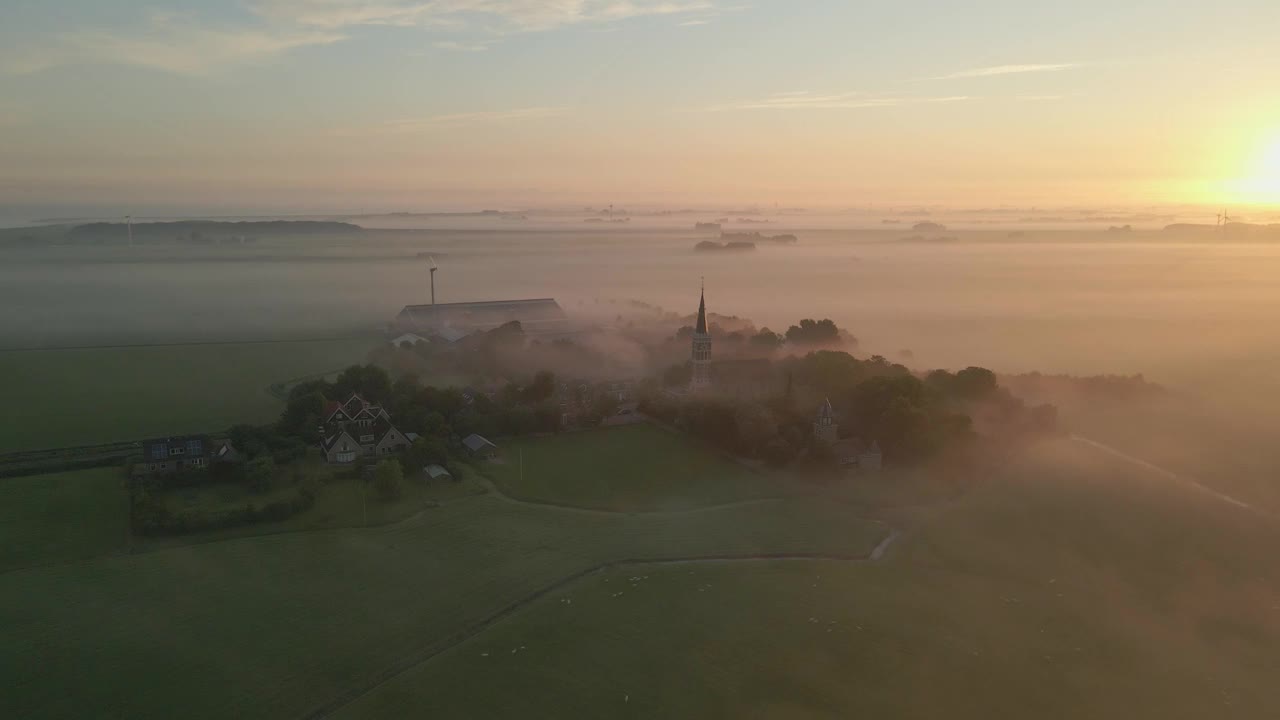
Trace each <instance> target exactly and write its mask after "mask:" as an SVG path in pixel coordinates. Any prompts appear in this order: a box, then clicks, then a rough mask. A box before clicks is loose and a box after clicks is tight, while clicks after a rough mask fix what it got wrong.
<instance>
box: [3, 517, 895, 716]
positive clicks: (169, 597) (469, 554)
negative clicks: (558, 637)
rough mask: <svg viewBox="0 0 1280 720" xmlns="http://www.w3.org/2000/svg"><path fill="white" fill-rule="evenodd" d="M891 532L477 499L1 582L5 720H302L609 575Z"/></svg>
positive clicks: (840, 550) (856, 524)
mask: <svg viewBox="0 0 1280 720" xmlns="http://www.w3.org/2000/svg"><path fill="white" fill-rule="evenodd" d="M884 533H885V530H884V528H883V527H882V526H880V525H878V524H874V523H868V522H863V521H860V520H859V519H857V518H856V517H855V516H853V515H851V514H850V512H849V511H848V510H846V509H844V508H842V507H839V506H831V505H826V504H823V503H819V502H814V501H808V500H786V501H769V502H763V503H755V504H748V505H740V506H736V507H728V508H718V509H706V510H699V511H692V512H679V513H660V514H649V515H617V514H609V513H597V512H588V511H579V510H571V509H560V508H551V507H533V506H528V505H523V504H519V503H514V502H511V501H508V500H505V499H502V498H498V497H495V496H492V495H488V496H482V497H475V498H467V499H462V500H457V501H453V502H448V503H444V504H442V505H441V506H440V507H438V508H433V509H430V510H428V511H426V512H423V513H421V514H418V515H415V516H413V517H412V518H410V519H408V520H406V521H404V522H401V523H397V524H394V525H388V526H383V527H377V528H358V529H356V528H352V529H341V530H330V531H315V532H306V533H285V534H278V535H270V536H262V537H253V538H244V539H239V540H228V541H225V542H214V543H206V544H201V545H192V546H186V547H177V548H170V549H164V550H156V551H153V552H146V553H141V554H136V555H128V556H118V557H110V558H102V559H98V560H94V561H90V562H86V563H78V564H66V565H53V566H47V567H41V568H32V569H26V570H17V571H13V572H8V573H3V574H0V618H3V619H4V623H5V627H6V629H7V633H8V635H7V638H6V642H5V643H4V647H3V649H0V672H3V674H4V676H5V678H6V684H7V691H6V692H5V693H3V694H0V716H3V717H56V716H67V715H75V714H79V713H82V712H83V711H84V709H85V708H93V709H94V710H95V711H96V712H99V713H101V714H103V715H114V716H126V717H131V718H148V717H156V718H165V717H173V716H174V715H182V716H183V717H190V718H199V717H211V718H212V717H229V716H238V717H264V718H268V717H269V718H277V717H290V716H300V715H303V714H306V713H308V712H310V711H312V710H315V709H316V708H317V707H318V706H320V705H324V704H326V703H328V702H330V701H332V700H334V699H335V698H338V697H341V696H342V695H343V694H344V693H348V692H356V691H359V690H361V689H362V688H365V687H370V686H374V685H376V684H377V683H378V681H379V680H380V679H381V678H383V677H384V675H385V673H386V671H387V670H388V669H389V668H394V667H396V666H397V665H399V664H402V663H405V662H406V661H412V660H413V659H415V658H418V657H423V656H426V655H429V654H430V652H431V651H433V649H437V648H444V647H448V645H450V644H451V642H452V640H454V639H456V638H458V637H460V634H465V631H466V629H467V628H470V627H474V626H476V625H477V624H479V623H482V622H483V621H484V620H485V619H486V618H489V617H491V616H493V615H495V614H498V613H500V612H501V611H503V609H504V608H509V607H512V606H513V604H518V603H520V602H521V601H522V600H523V599H525V598H528V597H529V596H531V595H533V594H535V593H537V592H539V591H540V590H543V589H545V588H547V587H549V586H552V585H554V584H556V583H558V582H561V581H563V580H565V579H566V578H572V577H573V576H575V575H577V574H579V573H582V572H584V571H587V570H589V569H591V568H593V567H597V566H599V565H601V564H602V563H609V562H612V561H616V560H620V559H626V558H671V557H686V556H707V555H716V556H719V555H732V556H748V555H757V554H762V553H813V552H820V553H834V554H850V555H863V554H866V553H868V552H869V551H870V549H871V548H872V547H873V546H874V545H875V544H876V543H877V542H878V541H879V540H880V539H881V538H882V537H883V535H884ZM87 598H91V599H92V600H91V601H89V600H87ZM411 664H412V663H411ZM213 677H216V678H217V682H210V678H213ZM121 678H132V679H133V680H130V681H128V682H122V681H121Z"/></svg>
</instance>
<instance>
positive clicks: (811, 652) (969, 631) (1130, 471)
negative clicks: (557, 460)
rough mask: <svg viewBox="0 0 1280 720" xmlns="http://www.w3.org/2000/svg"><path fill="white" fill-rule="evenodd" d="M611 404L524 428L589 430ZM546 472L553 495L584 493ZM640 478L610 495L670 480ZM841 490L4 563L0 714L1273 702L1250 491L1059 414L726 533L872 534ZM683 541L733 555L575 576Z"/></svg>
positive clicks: (483, 712) (1279, 584)
mask: <svg viewBox="0 0 1280 720" xmlns="http://www.w3.org/2000/svg"><path fill="white" fill-rule="evenodd" d="M631 430H632V429H631V428H628V429H625V431H624V432H622V433H621V434H620V435H618V436H614V435H612V433H614V432H618V431H609V433H607V434H600V435H596V434H594V433H586V434H575V435H565V436H562V437H560V438H550V439H545V440H539V441H536V442H535V443H534V444H535V445H536V444H538V443H548V444H550V445H551V446H552V447H555V448H558V453H559V454H560V455H573V454H575V453H574V452H573V447H572V446H570V445H566V444H564V443H567V442H570V440H572V442H576V443H578V444H579V445H581V453H580V454H581V456H582V457H585V458H592V457H595V458H599V457H601V456H600V454H599V453H600V452H601V451H600V450H599V447H597V446H598V445H599V444H600V442H601V438H605V439H607V440H608V441H609V442H614V441H615V437H622V438H626V442H640V441H637V440H635V438H637V437H644V435H643V434H641V433H635V432H631ZM669 439H670V440H678V438H674V437H670V438H669ZM617 442H623V441H622V440H617ZM643 442H652V443H661V442H664V441H663V440H656V439H653V438H648V439H646V440H644V441H643ZM606 444H607V443H606ZM633 447H634V446H633ZM652 449H653V448H652V447H650V450H652ZM546 452H550V451H549V450H548V451H546ZM644 462H646V463H650V465H649V470H648V471H650V472H651V471H653V469H654V468H656V467H661V465H660V463H656V462H651V461H649V460H647V459H646V460H645V461H644ZM716 462H718V458H716V457H715V456H714V455H709V456H708V457H706V458H703V459H702V460H700V461H699V463H706V466H707V467H715V463H716ZM594 467H596V466H595V465H594V464H593V463H587V462H585V461H583V464H582V465H581V466H580V469H581V470H582V471H583V472H586V471H589V470H592V469H593V468H594ZM729 468H734V466H732V465H730V466H729ZM636 472H637V475H636V481H637V482H638V481H640V480H642V475H641V474H640V472H639V471H636ZM558 477H560V478H562V482H563V483H564V487H565V489H564V490H563V491H559V490H558V489H557V488H556V487H555V485H554V484H551V482H550V481H547V482H548V484H546V485H545V486H544V487H545V488H546V489H547V490H548V492H554V493H555V497H554V498H553V499H555V500H557V501H564V500H565V499H573V498H579V499H580V498H582V497H589V496H590V492H589V485H584V483H586V481H585V480H583V479H582V478H580V477H577V476H575V475H571V474H561V475H559V476H558ZM467 482H469V481H464V482H463V484H462V485H463V486H465V485H466V483H467ZM665 483H666V480H665V479H662V480H659V481H655V482H654V483H651V484H646V485H643V486H642V487H644V488H647V489H649V490H650V491H651V492H653V493H654V495H653V496H652V497H645V496H644V495H643V494H641V493H638V492H636V491H635V489H634V488H632V489H631V490H630V492H632V498H633V504H634V505H635V506H649V507H659V506H662V505H663V504H665V503H667V502H669V500H668V498H670V497H671V495H670V494H669V493H668V491H667V490H665V489H664V488H665V487H666V485H665ZM583 487H587V488H588V490H585V491H584V490H583V489H582V488H583ZM729 487H735V488H743V489H744V490H743V492H744V494H743V495H739V496H737V499H745V498H750V497H751V496H752V490H751V486H749V485H745V484H744V485H737V484H730V485H729ZM619 488H620V491H623V492H625V491H627V487H626V486H619ZM717 492H722V491H717ZM689 497H696V496H688V495H685V496H682V501H684V502H687V501H688V498H689ZM708 497H717V498H719V497H720V496H719V495H715V496H712V495H706V496H702V498H701V499H702V500H703V501H705V500H706V498H708ZM724 497H729V494H728V493H727V492H725V495H724ZM655 498H656V499H655ZM332 502H335V503H339V504H341V505H342V506H343V508H344V509H342V510H341V511H331V512H334V513H338V514H340V515H342V516H343V517H349V516H350V513H351V512H353V510H352V508H353V507H354V503H353V502H352V498H351V497H343V496H340V495H339V494H334V495H333V496H332ZM865 506H866V500H865V499H864V500H860V501H859V502H857V503H849V502H842V501H835V499H834V498H833V497H826V496H822V495H821V494H818V493H816V492H814V493H809V494H807V496H805V497H792V498H788V499H775V500H760V501H758V502H748V503H741V504H736V505H730V506H726V507H703V508H701V509H682V510H675V511H667V512H648V513H636V512H627V513H611V512H600V511H597V510H588V509H576V508H568V507H557V506H550V505H531V504H526V503H521V502H517V501H513V500H509V499H507V498H504V497H501V496H497V495H494V494H492V493H490V494H484V495H474V496H461V495H460V496H456V497H452V498H443V499H442V500H441V501H440V502H439V504H438V505H430V504H425V503H424V505H423V509H422V511H420V512H414V513H411V514H408V515H407V517H406V519H404V520H402V521H400V522H393V523H391V524H388V525H384V526H379V527H347V528H337V529H319V530H314V531H311V532H290V533H280V534H274V535H265V536H257V537H244V538H239V539H227V540H225V541H221V542H207V543H202V544H195V545H188V546H174V547H165V548H152V549H149V550H148V551H145V552H139V553H137V554H132V555H113V556H110V557H101V558H98V559H94V560H89V561H85V562H77V563H64V564H55V565H49V566H45V567H36V568H26V569H18V570H10V571H8V572H0V622H3V626H4V627H5V628H6V632H7V637H6V642H5V643H4V644H3V646H2V647H0V673H3V675H4V677H6V679H7V691H6V692H5V693H3V694H0V716H4V717H51V716H68V715H76V714H82V713H83V711H84V709H85V708H93V710H94V711H95V713H97V714H101V715H107V716H125V717H131V718H150V717H155V718H162V717H173V716H177V715H180V716H183V717H190V718H201V717H227V716H240V717H250V718H253V717H263V718H267V717H271V718H274V717H288V716H304V715H307V714H308V713H311V712H314V711H316V710H318V709H324V710H333V711H335V712H336V715H337V716H338V717H342V718H401V717H413V716H430V717H433V718H473V717H487V718H522V719H523V718H563V717H688V718H695V717H696V718H704V717H770V718H796V717H805V718H808V717H853V716H864V715H866V716H883V717H905V718H932V717H943V716H945V717H954V718H961V719H966V718H975V719H976V718H989V717H1045V718H1077V717H1090V718H1130V717H1164V718H1188V719H1189V718H1203V717H1219V718H1257V717H1274V716H1276V715H1277V714H1280V690H1277V689H1276V688H1275V684H1274V682H1273V680H1274V677H1275V673H1276V672H1277V670H1278V669H1280V666H1278V665H1277V660H1276V658H1280V605H1277V603H1280V561H1277V560H1276V555H1275V552H1274V550H1275V548H1276V547H1280V530H1278V529H1277V526H1276V523H1275V521H1274V519H1273V518H1269V517H1264V516H1260V515H1258V514H1256V513H1253V512H1251V511H1248V510H1243V509H1240V508H1237V507H1234V506H1231V505H1227V504H1226V503H1222V502H1221V501H1218V500H1216V499H1214V498H1212V497H1210V496H1207V495H1204V494H1202V493H1198V492H1196V491H1193V490H1188V489H1186V488H1185V487H1181V486H1176V485H1170V483H1169V481H1168V480H1167V479H1165V478H1163V477H1160V476H1157V475H1154V474H1152V473H1149V472H1147V471H1144V470H1141V469H1135V468H1134V467H1133V466H1131V465H1128V464H1125V463H1123V462H1121V461H1119V460H1116V459H1115V458H1112V457H1110V456H1107V455H1105V454H1102V453H1099V452H1097V451H1096V450H1093V449H1091V448H1088V447H1086V446H1083V445H1080V444H1076V443H1072V442H1070V441H1067V440H1062V441H1055V442H1050V443H1046V444H1044V445H1043V446H1041V447H1039V448H1037V449H1036V450H1034V451H1033V452H1029V453H1027V454H1025V455H1023V456H1022V457H1020V458H1018V459H1016V460H1014V461H1013V462H1011V463H1010V464H1009V465H1008V466H1007V467H1005V468H1003V469H1002V470H1000V471H999V473H998V474H997V476H996V477H993V478H991V479H989V480H988V481H986V482H985V483H984V484H983V485H981V486H980V487H978V488H977V489H976V490H974V491H972V492H970V493H969V494H967V495H965V496H963V497H960V498H958V499H957V498H948V499H947V500H945V501H943V502H941V503H940V504H939V505H937V507H935V508H934V510H933V511H932V513H931V514H930V516H929V517H928V519H927V520H926V521H924V522H921V523H920V524H919V525H917V526H915V527H913V528H910V529H909V530H908V531H907V533H906V534H905V535H904V536H903V537H902V538H901V539H899V540H898V542H897V543H895V544H894V545H893V546H892V547H891V549H890V551H889V553H888V555H887V557H886V559H885V560H883V561H882V562H878V563H868V562H859V561H853V560H842V561H836V560H816V559H814V560H767V559H745V558H748V557H750V556H760V555H772V554H806V553H812V554H823V555H838V556H860V555H865V554H866V553H868V552H869V551H870V549H871V548H872V547H874V546H875V545H876V544H877V543H879V542H880V541H881V540H882V539H883V538H884V537H885V535H886V532H887V529H886V528H885V527H884V526H883V525H881V524H879V523H874V522H870V521H867V520H864V519H861V517H860V512H861V511H862V510H861V509H865ZM389 519H394V518H389ZM298 529H304V528H301V527H300V528H298ZM27 532H34V531H33V530H28V531H27ZM18 540H20V538H17V537H14V538H11V539H10V541H11V542H15V541H18ZM709 556H711V557H714V556H733V557H738V558H744V559H741V560H734V561H728V562H726V561H706V562H678V563H661V564H651V563H639V564H626V565H617V566H611V567H609V568H607V569H604V570H601V571H599V572H595V573H591V574H586V575H582V573H583V572H584V571H586V570H589V569H591V568H595V567H600V566H601V565H603V564H609V563H614V562H617V561H620V560H660V559H674V558H694V557H709ZM544 591H546V592H544ZM490 620H492V622H489V621H490ZM121 678H128V679H130V680H129V681H127V682H122V681H121Z"/></svg>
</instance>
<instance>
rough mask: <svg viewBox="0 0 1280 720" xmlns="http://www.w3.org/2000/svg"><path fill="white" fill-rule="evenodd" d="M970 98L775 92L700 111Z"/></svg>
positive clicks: (889, 104)
mask: <svg viewBox="0 0 1280 720" xmlns="http://www.w3.org/2000/svg"><path fill="white" fill-rule="evenodd" d="M970 99H972V98H970V97H969V96H967V95H948V96H943V97H920V96H912V95H872V94H869V93H860V92H848V93H834V94H817V93H811V92H808V91H802V90H797V91H791V92H781V93H775V94H773V95H770V96H769V97H767V98H764V99H761V100H747V101H742V102H732V103H724V104H720V105H713V106H711V107H707V108H702V109H703V110H704V111H709V112H722V111H725V110H849V109H858V108H885V107H899V106H903V105H924V104H934V103H952V102H962V101H965V100H970Z"/></svg>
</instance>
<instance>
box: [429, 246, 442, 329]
mask: <svg viewBox="0 0 1280 720" xmlns="http://www.w3.org/2000/svg"><path fill="white" fill-rule="evenodd" d="M428 260H430V261H431V322H432V324H434V325H436V326H439V324H440V322H439V315H438V314H437V313H436V270H439V269H440V267H439V266H438V265H436V258H435V256H434V255H431V256H428Z"/></svg>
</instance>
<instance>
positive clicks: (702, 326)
mask: <svg viewBox="0 0 1280 720" xmlns="http://www.w3.org/2000/svg"><path fill="white" fill-rule="evenodd" d="M693 331H694V332H695V333H697V334H699V335H706V334H707V293H706V291H705V290H704V291H702V293H701V295H699V297H698V324H697V325H696V326H694V328H693Z"/></svg>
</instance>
